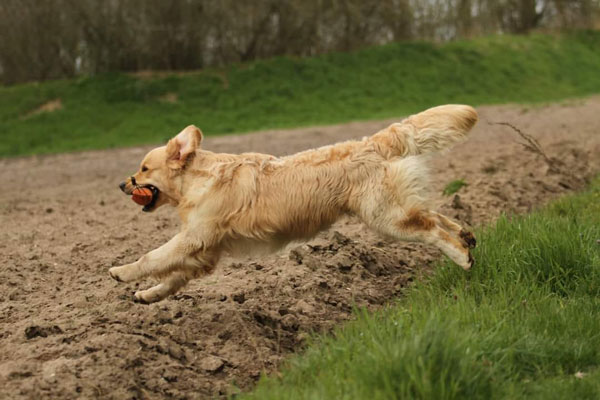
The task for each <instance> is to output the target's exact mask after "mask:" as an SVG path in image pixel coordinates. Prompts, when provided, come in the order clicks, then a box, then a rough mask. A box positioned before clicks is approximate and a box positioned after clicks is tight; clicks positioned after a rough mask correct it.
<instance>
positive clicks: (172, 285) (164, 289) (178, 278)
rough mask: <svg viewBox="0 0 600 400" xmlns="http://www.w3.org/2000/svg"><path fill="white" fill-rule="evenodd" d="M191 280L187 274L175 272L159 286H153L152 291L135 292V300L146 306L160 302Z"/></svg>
mask: <svg viewBox="0 0 600 400" xmlns="http://www.w3.org/2000/svg"><path fill="white" fill-rule="evenodd" d="M189 280H190V277H189V275H188V274H186V273H185V272H183V271H179V272H173V273H171V274H170V275H169V276H167V277H166V278H165V279H163V280H162V282H160V283H159V284H158V285H156V286H153V287H151V288H150V289H146V290H140V291H137V292H135V294H134V295H133V300H134V301H135V302H138V303H144V304H150V303H154V302H157V301H160V300H162V299H164V298H165V297H167V296H170V295H172V294H175V293H177V291H178V290H179V289H181V288H182V287H184V286H185V285H186V284H187V283H188V281H189Z"/></svg>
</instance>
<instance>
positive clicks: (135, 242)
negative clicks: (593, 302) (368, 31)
mask: <svg viewBox="0 0 600 400" xmlns="http://www.w3.org/2000/svg"><path fill="white" fill-rule="evenodd" d="M478 111H479V112H480V115H481V121H480V123H479V124H478V125H477V127H476V128H475V130H474V131H473V133H472V135H471V137H470V139H469V140H468V141H467V142H465V143H464V144H461V145H459V146H456V147H455V148H454V149H453V150H452V151H450V152H446V153H443V154H436V155H433V156H432V157H431V162H430V165H431V172H432V188H433V192H434V193H435V194H436V197H437V201H438V204H439V209H440V210H442V212H444V213H446V214H447V215H449V216H451V217H454V218H457V219H459V220H461V221H462V222H463V223H466V224H470V225H479V224H482V223H486V222H488V221H491V220H493V219H494V218H495V217H497V216H498V215H499V213H501V212H519V213H521V212H527V211H529V210H531V209H532V208H535V207H536V206H538V205H540V204H543V203H545V202H547V201H548V200H550V199H552V198H555V197H557V196H560V195H561V194H563V193H566V192H569V191H572V190H577V189H579V188H581V187H582V186H583V185H584V184H585V180H586V179H588V178H589V177H590V176H591V175H592V173H594V172H597V171H599V170H600V157H599V155H600V98H598V97H596V98H590V99H586V100H577V101H570V102H566V103H562V104H553V105H549V106H544V107H541V106H540V107H534V108H529V109H527V108H524V107H522V106H501V107H480V108H479V110H478ZM491 121H507V122H510V123H512V124H514V125H516V126H518V127H519V128H521V129H522V130H523V131H525V132H527V133H529V134H531V135H532V136H534V137H535V138H537V139H538V140H539V142H540V143H541V145H542V146H543V148H544V150H545V152H546V153H547V155H548V156H549V157H551V158H552V157H553V158H555V160H554V161H552V162H553V163H554V166H553V167H549V165H548V163H547V162H546V161H544V158H543V157H542V156H540V155H537V154H535V153H533V152H531V151H529V150H527V149H526V148H525V147H524V146H522V145H521V144H519V143H518V142H519V141H523V140H522V139H521V138H519V136H518V135H517V134H515V132H513V131H512V130H511V129H510V128H508V127H506V126H498V125H493V126H492V125H489V124H488V122H491ZM192 122H195V123H198V124H199V125H201V121H192V120H190V121H182V126H183V125H186V124H188V123H192ZM389 122H391V121H371V122H364V123H351V124H345V125H339V126H332V127H315V128H307V129H297V130H291V131H274V132H262V133H256V134H251V135H242V136H229V137H220V138H212V139H207V140H206V142H205V147H206V148H208V149H212V150H214V151H226V152H243V151H260V152H268V153H273V154H276V155H282V154H288V153H293V152H296V151H299V150H303V149H306V148H309V147H316V146H320V145H324V144H328V143H332V142H336V141H340V140H344V139H349V138H359V137H362V136H364V135H367V134H369V133H373V132H375V131H376V130H377V129H379V128H381V127H384V126H385V125H387V124H388V123H389ZM124 134H126V133H125V132H124ZM148 149H149V148H148V147H145V148H129V149H121V150H107V151H96V152H85V153H78V154H67V155H56V156H44V157H30V158H19V159H10V160H0V182H1V187H2V190H1V192H0V219H1V230H0V397H2V398H32V399H39V398H52V399H62V398H75V397H85V398H90V397H103V398H118V399H125V398H138V399H143V398H206V397H211V396H219V395H222V394H224V393H226V392H227V391H228V390H229V389H230V388H231V387H232V385H237V386H238V387H240V388H242V389H247V388H250V387H251V386H252V385H253V384H254V382H255V381H256V380H257V379H258V377H259V376H260V374H261V373H262V372H270V371H273V370H275V369H276V368H277V367H278V365H280V363H281V361H282V360H283V359H284V358H285V357H286V356H288V355H289V354H290V353H292V352H294V351H297V350H298V349H301V348H302V345H303V342H304V340H305V338H306V337H307V334H308V333H309V332H311V331H327V330H329V329H331V328H332V327H333V326H335V325H339V324H340V323H342V322H343V321H345V320H347V319H349V318H351V317H352V314H351V308H352V306H353V305H357V306H366V307H369V308H376V307H378V306H380V305H382V304H385V303H388V302H390V301H393V300H394V299H396V298H398V297H400V296H402V293H403V290H405V288H406V287H407V285H408V284H409V283H410V282H411V281H412V280H413V279H415V277H416V276H418V275H419V274H422V273H423V272H424V271H430V270H431V269H432V266H433V262H434V261H435V260H436V259H437V258H439V257H440V255H439V253H438V252H437V251H435V250H434V249H432V248H429V247H425V246H421V245H415V244H409V243H391V242H387V241H384V240H382V239H381V238H378V237H376V236H375V235H373V234H371V233H369V232H368V231H366V230H365V229H364V228H363V227H362V226H361V225H360V224H358V223H357V221H355V220H353V219H346V220H343V221H340V222H339V223H337V224H336V225H335V226H334V227H333V228H332V229H331V230H330V231H328V232H324V233H322V234H320V235H319V236H318V237H317V238H315V239H314V240H312V241H311V242H309V243H308V244H304V245H296V246H292V247H291V248H288V249H286V250H285V251H283V252H282V253H280V254H277V255H271V256H265V257H259V258H253V259H247V260H232V259H225V260H223V261H222V262H221V264H220V267H219V268H218V269H217V271H216V272H215V274H214V275H212V276H210V277H209V278H207V279H204V280H201V281H196V282H193V283H192V284H190V285H189V286H188V287H187V288H185V290H184V291H182V292H181V293H180V294H178V295H176V296H174V297H172V298H170V299H168V300H166V301H163V302H160V303H158V304H153V305H149V306H148V305H141V304H135V303H133V302H132V300H131V295H132V293H133V292H134V291H135V290H136V289H137V288H138V287H142V288H145V287H149V286H150V285H151V283H150V282H141V283H139V286H138V284H119V283H117V282H115V281H113V280H112V279H110V278H109V276H108V273H107V270H108V268H109V267H111V266H114V265H120V264H123V263H128V262H132V261H134V260H135V259H136V258H137V257H139V256H141V255H142V254H143V253H144V252H147V251H149V250H151V249H153V248H155V247H157V246H158V245H160V244H162V243H163V242H165V241H166V240H168V239H169V238H170V237H171V236H173V235H174V234H175V232H177V228H178V221H177V218H176V215H175V213H174V211H173V210H172V209H166V208H164V209H161V210H159V211H158V212H156V213H154V214H144V213H142V212H141V211H140V208H139V207H138V206H136V205H135V204H134V203H133V202H132V201H131V200H130V199H129V198H127V197H125V196H124V195H123V194H122V193H121V192H120V191H119V190H118V187H117V185H118V183H119V182H120V180H122V179H123V178H125V177H126V176H128V175H129V174H130V173H131V172H133V171H134V170H135V169H136V168H137V165H138V163H139V161H140V160H141V158H142V156H143V154H144V153H145V152H146V151H147V150H148ZM556 160H558V161H556ZM459 178H462V179H464V180H465V181H466V182H467V183H468V186H466V187H463V188H462V189H461V190H460V191H459V192H458V195H459V197H455V196H443V195H442V190H443V188H444V186H445V185H446V184H447V183H449V182H450V181H453V180H455V179H459ZM479 267H480V268H483V267H484V266H479Z"/></svg>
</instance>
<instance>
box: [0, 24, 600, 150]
mask: <svg viewBox="0 0 600 400" xmlns="http://www.w3.org/2000/svg"><path fill="white" fill-rule="evenodd" d="M599 70H600V32H597V31H586V32H576V33H571V34H563V35H557V36H550V35H540V34H536V35H530V36H508V35H506V36H493V37H484V38H478V39H474V40H468V41H467V40H464V41H456V42H452V43H446V44H442V45H438V44H433V43H426V42H406V43H394V44H389V45H385V46H379V47H372V48H367V49H364V50H361V51H357V52H353V53H335V54H328V55H323V56H319V57H314V58H304V59H298V58H291V57H279V58H274V59H270V60H265V61H258V62H254V63H251V64H244V65H234V66H230V67H226V68H223V69H212V70H205V71H200V72H195V73H191V74H187V75H181V76H177V75H169V76H163V77H155V78H152V79H138V78H134V77H132V76H129V75H124V74H108V75H101V76H97V77H91V78H81V79H75V80H62V81H50V82H44V83H30V84H25V85H18V86H12V87H0V156H15V155H26V154H38V153H54V152H64V151H73V150H82V149H95V148H107V147H117V146H129V145H135V144H145V143H157V142H163V141H165V140H166V139H167V138H169V137H171V136H172V135H174V134H175V133H177V132H179V130H180V129H182V128H183V127H184V126H186V125H187V124H190V123H194V124H197V125H198V126H200V127H201V128H202V129H203V130H204V132H205V133H206V134H209V135H216V134H226V133H232V132H247V131H253V130H259V129H270V128H286V127H294V126H308V125H315V124H331V123H338V122H343V121H350V120H362V119H374V118H384V117H398V116H402V115H406V114H409V113H412V112H415V111H419V110H422V109H424V108H426V107H429V106H433V105H437V104H441V103H450V102H461V103H469V104H484V103H487V104H490V103H504V102H521V103H530V102H547V101H551V100H557V99H563V98H566V97H576V96H585V95H590V94H593V93H599V92H600V73H598V71H599ZM169 93H172V94H175V95H176V96H177V101H176V102H174V103H169V102H166V101H164V100H161V97H163V96H164V95H166V94H169ZM54 99H61V101H62V104H63V106H64V107H63V109H61V110H58V111H55V112H52V113H41V114H37V115H33V116H32V115H30V113H31V112H32V111H33V110H35V109H36V108H37V107H39V106H40V105H42V104H44V103H46V102H48V101H51V100H54ZM365 133H367V132H365Z"/></svg>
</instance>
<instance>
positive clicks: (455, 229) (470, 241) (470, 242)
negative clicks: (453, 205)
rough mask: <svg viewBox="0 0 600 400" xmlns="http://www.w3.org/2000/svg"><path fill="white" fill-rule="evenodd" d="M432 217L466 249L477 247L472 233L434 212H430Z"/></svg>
mask: <svg viewBox="0 0 600 400" xmlns="http://www.w3.org/2000/svg"><path fill="white" fill-rule="evenodd" d="M430 213H431V214H432V215H434V216H435V217H436V218H437V219H438V221H439V222H440V224H441V225H442V226H443V227H444V228H445V229H446V230H447V231H449V232H450V233H451V234H453V235H455V236H456V237H458V238H459V239H460V240H461V241H463V242H464V243H465V244H466V245H467V247H468V248H470V249H474V248H475V246H476V245H477V240H475V235H473V232H471V231H469V230H467V229H465V228H463V227H462V226H460V225H459V224H457V223H456V222H454V221H452V220H451V219H450V218H448V217H446V216H445V215H443V214H440V213H437V212H435V211H430Z"/></svg>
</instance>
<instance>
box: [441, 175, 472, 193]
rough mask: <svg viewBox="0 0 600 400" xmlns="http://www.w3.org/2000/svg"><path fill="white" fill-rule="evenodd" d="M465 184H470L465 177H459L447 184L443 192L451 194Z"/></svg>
mask: <svg viewBox="0 0 600 400" xmlns="http://www.w3.org/2000/svg"><path fill="white" fill-rule="evenodd" d="M463 186H468V183H467V182H465V181H464V180H463V179H457V180H455V181H452V182H450V183H449V184H447V185H446V187H445V188H444V190H443V192H442V193H443V194H444V195H446V196H450V195H451V194H454V193H456V192H458V191H459V190H460V188H462V187H463Z"/></svg>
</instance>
